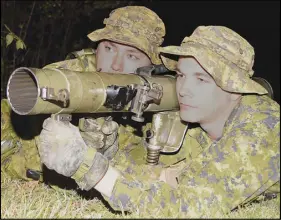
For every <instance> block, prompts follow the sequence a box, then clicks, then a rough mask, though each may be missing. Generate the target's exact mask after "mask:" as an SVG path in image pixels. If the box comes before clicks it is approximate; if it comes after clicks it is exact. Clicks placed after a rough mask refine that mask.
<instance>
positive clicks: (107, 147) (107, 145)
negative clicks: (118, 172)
mask: <svg viewBox="0 0 281 220" xmlns="http://www.w3.org/2000/svg"><path fill="white" fill-rule="evenodd" d="M118 127H119V126H118V124H117V123H116V122H115V121H112V117H106V118H104V117H100V118H97V119H91V118H87V119H86V118H82V119H80V120H79V129H80V131H81V136H82V138H83V140H84V141H85V143H86V145H87V146H88V147H92V148H95V149H97V151H98V152H100V153H101V154H103V155H104V156H105V157H106V158H107V159H108V160H111V159H112V158H113V157H114V156H115V154H116V153H117V151H118Z"/></svg>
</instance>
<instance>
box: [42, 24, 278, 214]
mask: <svg viewBox="0 0 281 220" xmlns="http://www.w3.org/2000/svg"><path fill="white" fill-rule="evenodd" d="M160 51H161V52H162V53H163V54H162V55H161V57H162V60H163V63H164V64H165V66H166V67H167V68H168V69H170V70H174V71H176V72H177V85H176V88H177V95H178V100H179V103H180V111H179V117H180V118H181V119H182V121H183V122H189V123H199V125H200V126H198V127H195V128H190V129H188V131H187V133H186V135H185V139H184V142H183V145H182V147H181V148H180V150H179V151H178V152H177V154H178V155H181V156H180V157H182V158H184V160H181V161H179V162H178V163H177V164H174V165H171V166H168V167H166V168H162V167H161V166H150V165H140V164H130V166H128V168H127V169H126V170H122V169H121V171H119V170H118V169H119V167H118V166H114V165H113V164H112V163H111V162H109V161H108V160H107V159H106V157H104V156H103V155H102V154H100V153H98V152H97V151H96V150H95V149H94V148H91V147H88V146H87V145H86V144H85V143H84V141H83V139H82V137H81V135H80V133H79V130H78V129H77V128H76V127H74V126H72V125H71V124H69V125H66V124H63V123H62V122H58V121H55V120H52V119H51V118H48V119H46V120H45V122H44V124H43V130H42V132H41V134H40V138H39V139H40V140H39V153H40V155H41V159H42V162H43V163H44V164H46V166H47V167H48V168H50V169H54V170H56V171H57V172H58V173H60V174H63V175H65V176H68V177H71V178H73V179H74V180H75V181H76V182H77V184H78V185H79V187H80V188H81V189H84V190H90V189H91V188H95V189H97V190H98V191H100V192H101V193H102V195H103V196H104V198H105V199H106V200H107V201H108V202H109V203H110V205H111V206H112V207H113V208H115V209H117V210H138V212H140V213H141V212H142V211H145V213H150V214H155V213H157V212H161V213H164V214H165V215H166V216H167V217H168V216H177V215H178V212H180V213H183V214H184V216H186V217H202V216H204V213H205V212H208V211H210V210H212V212H213V211H214V212H229V211H231V210H233V209H234V208H235V207H237V206H239V205H242V204H245V203H247V202H249V201H251V200H253V199H255V198H257V197H258V196H259V195H261V194H262V193H264V192H266V193H268V192H279V180H280V159H279V158H280V152H279V151H280V130H279V129H280V116H279V115H280V107H279V105H278V104H277V103H276V102H275V101H273V100H272V99H270V98H269V97H268V96H266V95H265V94H266V93H267V91H266V90H265V89H264V88H263V87H262V86H260V85H259V84H258V83H256V82H254V81H253V80H252V79H251V77H252V75H253V73H254V71H253V69H252V67H253V64H254V49H253V47H252V46H251V45H250V44H249V43H248V42H247V41H246V40H245V39H244V38H242V37H241V36H240V35H238V34H237V33H236V32H234V31H232V30H230V29H229V28H226V27H222V26H199V27H197V28H196V29H195V31H194V32H193V34H192V35H191V36H190V37H186V38H184V40H183V42H182V44H181V46H168V47H164V48H161V49H160ZM166 54H173V55H177V56H179V60H178V62H176V61H174V60H172V59H169V58H168V57H167V56H166ZM175 114H177V113H175ZM162 126H164V127H165V124H164V125H162ZM59 131H60V132H62V133H63V134H64V135H63V137H62V136H58V135H54V134H57V133H58V132H59ZM167 135H169V134H167ZM59 152H64V154H61V153H59ZM66 155H69V156H66ZM213 214H214V213H213Z"/></svg>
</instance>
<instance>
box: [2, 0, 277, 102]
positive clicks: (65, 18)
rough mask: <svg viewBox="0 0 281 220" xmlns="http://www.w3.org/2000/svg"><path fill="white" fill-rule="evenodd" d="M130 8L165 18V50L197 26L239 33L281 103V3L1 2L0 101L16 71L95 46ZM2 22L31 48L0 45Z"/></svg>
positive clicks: (3, 34)
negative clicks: (118, 13)
mask: <svg viewBox="0 0 281 220" xmlns="http://www.w3.org/2000/svg"><path fill="white" fill-rule="evenodd" d="M126 5H143V6H146V7H148V8H150V9H152V10H153V11H155V12H156V13H157V14H158V15H159V17H161V18H162V20H163V21H164V23H165V25H166V33H167V34H166V37H165V41H164V43H163V46H167V45H179V44H180V42H181V41H182V40H183V38H184V37H185V36H187V35H190V34H191V33H192V32H193V30H194V29H195V28H196V27H197V26H199V25H223V26H227V27H229V28H231V29H232V30H234V31H236V32H237V33H239V34H240V35H241V36H243V37H244V38H246V39H247V40H248V41H249V42H250V43H251V44H252V45H253V47H254V48H255V52H256V59H255V64H254V70H255V75H254V76H259V77H263V78H265V79H266V80H268V81H269V83H270V84H271V85H272V87H273V91H274V96H275V97H274V99H275V100H276V101H277V102H278V103H280V1H56V2H52V1H42V2H41V1H36V2H34V1H1V12H2V13H1V59H3V62H2V60H1V64H4V68H2V65H1V79H2V83H1V90H2V92H1V98H2V97H5V83H6V81H7V79H8V77H9V74H10V73H11V71H12V70H13V69H14V68H16V67H19V66H30V67H31V66H32V67H39V68H41V67H43V66H44V65H46V64H48V63H52V62H56V61H60V60H64V59H65V57H66V55H67V54H68V53H69V52H72V51H75V50H80V49H83V48H88V47H91V46H93V44H92V43H91V41H90V40H89V39H88V38H87V34H89V33H90V32H92V31H94V30H95V29H99V28H103V27H104V25H103V19H104V18H106V17H108V15H109V13H110V12H111V11H112V10H113V9H114V8H118V7H122V6H126ZM32 8H33V11H32ZM31 12H32V13H31ZM28 20H29V22H28ZM4 24H6V25H7V26H8V27H9V28H10V29H11V30H12V31H13V32H14V33H15V34H17V35H18V36H19V37H21V38H22V39H23V41H24V42H25V44H26V46H27V49H25V50H17V49H16V47H15V43H13V44H11V45H10V46H9V47H5V46H3V45H2V39H4V40H5V36H6V34H7V33H6V32H5V31H6V29H5V28H4ZM20 24H22V25H20Z"/></svg>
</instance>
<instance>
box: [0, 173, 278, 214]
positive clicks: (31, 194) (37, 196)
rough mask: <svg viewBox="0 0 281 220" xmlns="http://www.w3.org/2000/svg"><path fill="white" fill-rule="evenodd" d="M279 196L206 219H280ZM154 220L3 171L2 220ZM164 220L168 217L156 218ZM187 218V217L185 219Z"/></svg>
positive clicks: (70, 191)
mask: <svg viewBox="0 0 281 220" xmlns="http://www.w3.org/2000/svg"><path fill="white" fill-rule="evenodd" d="M279 206H280V197H278V198H277V199H273V200H270V201H264V202H261V203H255V204H252V205H250V206H247V207H246V208H243V209H238V210H237V211H235V212H231V213H229V214H221V215H219V216H206V218H214V217H215V218H243V219H244V218H250V219H253V218H260V219H265V218H268V219H273V218H275V219H279V217H280V207H279ZM144 217H145V218H155V217H156V216H148V215H146V213H138V212H137V211H136V212H135V213H131V214H127V215H126V214H125V213H123V212H120V213H113V212H112V211H110V210H109V208H107V207H106V206H105V205H104V203H103V202H102V201H101V200H99V199H97V198H94V199H91V200H89V199H86V198H85V197H84V198H83V197H81V195H78V193H77V192H76V191H73V190H59V191H57V190H54V189H51V188H49V187H48V186H47V185H45V184H42V183H38V182H36V181H32V182H25V181H20V180H11V179H10V178H9V177H8V176H7V175H5V173H2V172H1V219H2V218H95V219H96V218H144ZM157 217H159V218H161V217H162V218H163V217H165V216H157ZM183 217H184V216H183Z"/></svg>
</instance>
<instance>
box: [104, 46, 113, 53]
mask: <svg viewBox="0 0 281 220" xmlns="http://www.w3.org/2000/svg"><path fill="white" fill-rule="evenodd" d="M104 48H105V50H106V51H108V52H111V51H113V48H112V47H110V46H104Z"/></svg>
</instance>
